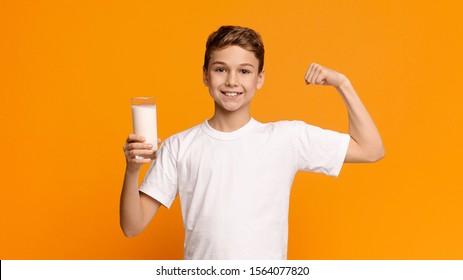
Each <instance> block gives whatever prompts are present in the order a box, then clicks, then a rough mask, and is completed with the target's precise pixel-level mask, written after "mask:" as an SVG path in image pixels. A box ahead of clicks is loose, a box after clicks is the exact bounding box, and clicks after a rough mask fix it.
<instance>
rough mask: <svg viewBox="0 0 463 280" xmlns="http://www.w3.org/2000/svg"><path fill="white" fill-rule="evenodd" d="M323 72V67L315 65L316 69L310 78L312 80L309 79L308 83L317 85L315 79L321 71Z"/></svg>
mask: <svg viewBox="0 0 463 280" xmlns="http://www.w3.org/2000/svg"><path fill="white" fill-rule="evenodd" d="M322 70H323V67H321V66H320V65H317V67H316V69H314V74H313V76H312V79H310V82H311V83H312V84H314V85H318V83H317V79H318V77H319V76H320V73H321V71H322Z"/></svg>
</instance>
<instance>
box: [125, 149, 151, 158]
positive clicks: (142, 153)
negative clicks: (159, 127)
mask: <svg viewBox="0 0 463 280" xmlns="http://www.w3.org/2000/svg"><path fill="white" fill-rule="evenodd" d="M154 152H155V151H153V150H128V151H126V152H125V156H126V158H127V159H133V158H136V157H137V156H148V155H152V154H153V153H154Z"/></svg>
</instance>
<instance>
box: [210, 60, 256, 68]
mask: <svg viewBox="0 0 463 280" xmlns="http://www.w3.org/2000/svg"><path fill="white" fill-rule="evenodd" d="M215 64H218V65H227V64H226V63H225V62H222V61H214V62H213V63H212V65H215ZM240 66H250V67H252V68H255V67H254V65H252V64H251V63H241V64H240Z"/></svg>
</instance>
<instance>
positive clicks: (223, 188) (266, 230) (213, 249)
mask: <svg viewBox="0 0 463 280" xmlns="http://www.w3.org/2000/svg"><path fill="white" fill-rule="evenodd" d="M263 65H264V46H263V43H262V40H261V38H260V36H259V35H258V34H257V33H256V32H254V31H253V30H251V29H248V28H243V27H238V26H222V27H221V28H219V29H218V30H217V31H216V32H214V33H212V34H211V35H210V36H209V38H208V41H207V44H206V53H205V57H204V66H203V80H204V84H205V85H206V86H207V87H208V88H209V93H210V95H211V97H212V98H213V99H214V104H215V105H214V106H215V108H214V109H215V110H214V115H213V116H212V118H211V119H210V120H207V121H205V122H204V123H202V124H200V125H198V126H195V127H193V128H191V129H188V130H186V131H183V132H181V133H178V134H175V135H173V136H171V137H169V138H168V139H167V140H166V141H165V142H164V143H163V145H162V147H161V148H160V149H159V151H158V152H157V154H156V153H153V152H152V151H151V148H152V147H151V145H148V144H144V143H143V142H144V139H143V138H142V137H140V136H137V135H133V134H131V135H129V137H128V138H127V141H126V144H125V146H124V152H125V156H126V162H127V167H126V172H125V178H124V184H123V189H122V195H121V227H122V229H123V232H124V234H125V235H126V236H128V237H131V236H135V235H137V234H139V233H141V232H142V231H143V229H144V228H145V227H146V226H147V224H148V223H149V222H150V220H151V219H152V218H153V217H154V215H155V214H156V212H157V210H158V209H159V207H160V205H164V206H165V207H167V208H168V207H170V205H171V203H172V202H173V200H174V198H175V196H176V194H177V193H178V194H179V197H180V203H181V208H182V217H183V224H184V228H185V243H184V244H185V245H184V246H185V247H184V258H185V259H286V255H287V239H288V234H287V232H288V207H289V194H290V189H291V184H292V181H293V179H294V176H295V174H296V172H297V171H298V170H304V171H314V172H321V173H324V174H327V175H330V176H337V175H338V174H339V172H340V169H341V166H342V164H343V162H374V161H377V160H379V159H381V158H382V157H383V155H384V148H383V144H382V140H381V137H380V135H379V132H378V130H377V129H376V126H375V124H374V122H373V120H372V119H371V117H370V116H369V114H368V112H367V110H366V109H365V107H364V106H363V104H362V102H361V101H360V98H359V97H358V95H357V94H356V92H355V90H354V88H353V87H352V85H351V83H350V82H349V80H348V79H347V78H346V77H345V76H344V75H342V74H340V73H337V72H335V71H333V70H330V69H328V68H325V67H323V66H320V65H317V64H311V65H310V67H309V69H308V71H307V73H306V76H305V81H306V83H307V84H314V85H329V86H333V87H335V88H336V89H337V91H338V92H339V94H340V95H341V96H342V98H343V99H344V102H345V104H346V107H347V109H348V113H349V134H342V133H338V132H334V131H329V130H323V129H320V128H318V127H315V126H311V125H308V124H306V123H304V122H301V121H281V122H276V123H267V124H263V123H260V122H258V121H256V120H254V119H253V118H252V117H251V114H250V102H251V100H252V98H253V97H254V93H255V91H256V90H257V89H260V88H261V87H262V85H263V83H264V74H265V72H264V68H263ZM136 156H143V157H144V159H139V158H140V157H136ZM152 159H156V160H154V161H153V162H152V164H151V166H150V168H149V170H148V172H147V174H146V176H145V179H144V180H143V183H142V184H141V186H140V189H138V174H139V171H140V168H141V165H142V164H143V163H149V162H150V161H151V160H152Z"/></svg>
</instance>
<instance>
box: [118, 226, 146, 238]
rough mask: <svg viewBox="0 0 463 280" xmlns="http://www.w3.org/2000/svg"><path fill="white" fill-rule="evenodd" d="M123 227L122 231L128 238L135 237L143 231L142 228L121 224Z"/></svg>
mask: <svg viewBox="0 0 463 280" xmlns="http://www.w3.org/2000/svg"><path fill="white" fill-rule="evenodd" d="M121 229H122V232H123V233H124V236H125V237H127V238H132V237H135V236H137V235H139V234H140V233H141V230H137V229H132V228H128V227H125V226H123V225H121Z"/></svg>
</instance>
